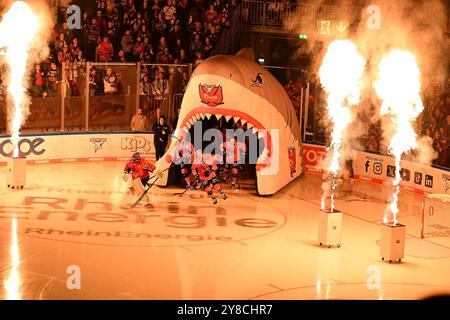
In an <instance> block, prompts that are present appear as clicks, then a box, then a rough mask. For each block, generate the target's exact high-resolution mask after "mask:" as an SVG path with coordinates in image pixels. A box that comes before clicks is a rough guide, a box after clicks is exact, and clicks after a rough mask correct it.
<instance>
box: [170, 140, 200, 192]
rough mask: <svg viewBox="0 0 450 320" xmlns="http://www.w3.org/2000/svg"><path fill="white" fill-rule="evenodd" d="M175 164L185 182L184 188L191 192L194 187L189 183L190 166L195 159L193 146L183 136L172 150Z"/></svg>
mask: <svg viewBox="0 0 450 320" xmlns="http://www.w3.org/2000/svg"><path fill="white" fill-rule="evenodd" d="M173 153H174V158H173V161H174V163H175V164H179V165H180V166H181V174H182V175H183V178H184V181H185V182H186V188H187V189H190V190H192V189H193V188H194V185H193V184H192V182H191V166H192V163H193V162H194V158H195V150H194V146H193V145H192V143H190V141H189V140H188V139H186V138H185V137H184V136H180V138H179V143H178V144H177V145H176V146H175V147H174V149H173Z"/></svg>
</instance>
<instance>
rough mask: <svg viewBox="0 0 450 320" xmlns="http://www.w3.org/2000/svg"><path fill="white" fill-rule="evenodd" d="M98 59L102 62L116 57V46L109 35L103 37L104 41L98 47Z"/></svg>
mask: <svg viewBox="0 0 450 320" xmlns="http://www.w3.org/2000/svg"><path fill="white" fill-rule="evenodd" d="M97 55H98V59H99V60H100V61H102V62H108V61H111V60H112V58H113V57H114V48H113V46H112V44H111V43H110V42H109V38H108V37H103V41H102V42H100V44H99V45H98V47H97Z"/></svg>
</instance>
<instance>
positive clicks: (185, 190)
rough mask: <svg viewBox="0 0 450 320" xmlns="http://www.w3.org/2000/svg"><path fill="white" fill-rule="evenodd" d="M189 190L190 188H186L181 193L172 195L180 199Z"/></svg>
mask: <svg viewBox="0 0 450 320" xmlns="http://www.w3.org/2000/svg"><path fill="white" fill-rule="evenodd" d="M189 189H190V188H189V187H188V188H186V189H184V191H183V192H178V193H174V194H173V195H174V196H179V197H181V196H182V195H183V194H185V193H186V192H188V190H189Z"/></svg>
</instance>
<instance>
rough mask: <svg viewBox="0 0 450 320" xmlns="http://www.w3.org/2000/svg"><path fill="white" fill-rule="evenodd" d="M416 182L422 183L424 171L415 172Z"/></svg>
mask: <svg viewBox="0 0 450 320" xmlns="http://www.w3.org/2000/svg"><path fill="white" fill-rule="evenodd" d="M414 183H415V184H422V173H420V172H414Z"/></svg>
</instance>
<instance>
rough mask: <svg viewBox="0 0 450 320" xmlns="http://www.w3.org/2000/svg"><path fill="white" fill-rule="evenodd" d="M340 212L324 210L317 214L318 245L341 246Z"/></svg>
mask: <svg viewBox="0 0 450 320" xmlns="http://www.w3.org/2000/svg"><path fill="white" fill-rule="evenodd" d="M341 229H342V211H339V210H333V211H332V210H330V209H324V210H320V212H319V244H320V245H321V246H322V245H325V246H328V248H331V246H336V247H338V248H339V247H340V246H341Z"/></svg>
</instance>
